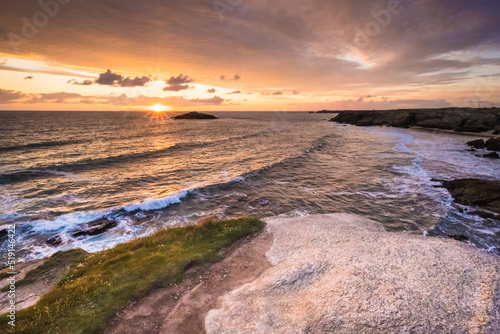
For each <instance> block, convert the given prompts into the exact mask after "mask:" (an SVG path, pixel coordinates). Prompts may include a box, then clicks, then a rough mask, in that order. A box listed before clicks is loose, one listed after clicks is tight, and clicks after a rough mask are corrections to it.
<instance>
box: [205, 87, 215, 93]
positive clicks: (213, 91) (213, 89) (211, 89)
mask: <svg viewBox="0 0 500 334" xmlns="http://www.w3.org/2000/svg"><path fill="white" fill-rule="evenodd" d="M215 92H216V89H215V88H210V89H207V93H212V94H213V93H215Z"/></svg>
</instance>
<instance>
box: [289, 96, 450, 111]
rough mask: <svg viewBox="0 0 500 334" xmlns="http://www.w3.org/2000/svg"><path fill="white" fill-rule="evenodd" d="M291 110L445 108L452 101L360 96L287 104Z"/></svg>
mask: <svg viewBox="0 0 500 334" xmlns="http://www.w3.org/2000/svg"><path fill="white" fill-rule="evenodd" d="M287 106H288V107H289V108H290V110H301V111H302V110H323V109H326V110H372V109H376V110H385V109H419V108H445V107H450V106H451V103H450V102H448V101H446V100H444V99H436V100H426V99H394V100H391V99H389V98H387V97H383V98H381V100H380V101H373V100H370V101H366V100H364V98H363V99H360V98H353V99H342V100H335V101H329V102H314V103H292V104H289V105H287Z"/></svg>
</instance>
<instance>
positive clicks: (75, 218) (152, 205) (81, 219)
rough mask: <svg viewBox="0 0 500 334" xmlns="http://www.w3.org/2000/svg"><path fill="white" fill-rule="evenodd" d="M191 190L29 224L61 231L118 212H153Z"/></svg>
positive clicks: (177, 199)
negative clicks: (118, 206) (119, 206)
mask: <svg viewBox="0 0 500 334" xmlns="http://www.w3.org/2000/svg"><path fill="white" fill-rule="evenodd" d="M192 191H193V190H192V189H189V190H183V191H180V192H177V193H174V194H171V195H168V196H165V197H160V198H148V199H146V200H144V201H142V202H140V203H135V204H129V205H127V206H124V207H121V208H111V209H106V210H96V211H77V212H72V213H68V214H65V215H62V216H59V217H57V218H56V219H54V220H36V221H34V222H32V223H31V227H32V229H33V230H34V231H37V232H50V231H63V230H68V229H72V228H76V227H77V226H78V225H81V224H85V223H90V222H92V221H95V220H98V219H101V218H104V217H109V218H113V217H116V216H119V215H120V212H122V211H126V212H128V213H131V212H135V211H153V210H160V209H164V208H166V207H168V206H169V205H171V204H176V203H180V202H181V200H182V199H183V198H184V197H186V196H187V195H188V194H189V193H191V192H192Z"/></svg>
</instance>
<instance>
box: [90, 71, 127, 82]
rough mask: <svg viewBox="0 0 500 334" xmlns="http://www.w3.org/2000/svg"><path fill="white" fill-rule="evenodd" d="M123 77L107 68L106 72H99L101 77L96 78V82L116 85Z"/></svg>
mask: <svg viewBox="0 0 500 334" xmlns="http://www.w3.org/2000/svg"><path fill="white" fill-rule="evenodd" d="M122 79H123V76H121V75H119V74H116V73H113V72H111V70H109V69H108V70H107V71H106V72H104V73H101V74H99V78H97V79H96V81H95V82H96V83H97V84H99V85H107V86H114V85H115V84H117V83H119V82H120V81H121V80H122Z"/></svg>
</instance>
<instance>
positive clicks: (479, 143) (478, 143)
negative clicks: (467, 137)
mask: <svg viewBox="0 0 500 334" xmlns="http://www.w3.org/2000/svg"><path fill="white" fill-rule="evenodd" d="M466 145H468V146H472V147H474V148H477V149H482V148H484V140H483V139H476V140H472V141H470V142H468V143H467V144H466Z"/></svg>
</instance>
